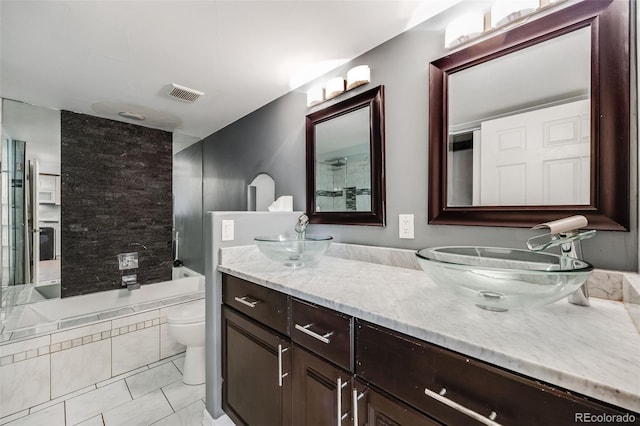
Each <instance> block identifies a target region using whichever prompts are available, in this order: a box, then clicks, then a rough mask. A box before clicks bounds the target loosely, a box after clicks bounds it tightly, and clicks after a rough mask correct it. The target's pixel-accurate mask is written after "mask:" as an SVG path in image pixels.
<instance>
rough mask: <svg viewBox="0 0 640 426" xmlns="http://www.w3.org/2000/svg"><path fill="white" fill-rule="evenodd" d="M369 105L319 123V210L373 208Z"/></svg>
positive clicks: (317, 137)
mask: <svg viewBox="0 0 640 426" xmlns="http://www.w3.org/2000/svg"><path fill="white" fill-rule="evenodd" d="M370 170H371V161H370V151H369V107H368V106H367V107H365V108H361V109H359V110H355V111H353V112H350V113H349V114H345V115H342V116H340V117H336V118H334V119H332V120H328V121H325V122H322V123H319V124H317V125H316V211H318V212H321V211H322V212H335V211H338V212H340V211H360V212H370V211H371V173H370Z"/></svg>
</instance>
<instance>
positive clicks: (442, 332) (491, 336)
mask: <svg viewBox="0 0 640 426" xmlns="http://www.w3.org/2000/svg"><path fill="white" fill-rule="evenodd" d="M218 270H220V271H221V272H226V273H230V274H231V275H234V276H237V277H239V278H243V279H246V280H249V281H253V282H255V283H258V284H260V285H263V286H265V287H268V288H272V289H274V290H278V291H281V292H284V293H287V294H290V295H292V296H294V297H300V298H302V299H305V300H308V301H310V302H313V303H318V304H320V305H322V306H325V307H328V308H330V309H335V310H338V311H341V312H344V313H346V314H348V315H353V316H355V317H358V318H361V319H363V320H366V321H371V322H373V323H376V324H379V325H381V326H384V327H388V328H390V329H392V330H396V331H398V332H401V333H406V334H409V335H411V336H414V337H416V338H419V339H423V340H426V341H428V342H431V343H434V344H436V345H440V346H443V347H445V348H448V349H451V350H453V351H456V352H460V353H463V354H466V355H467V356H470V357H474V358H478V359H480V360H483V361H486V362H488V363H491V364H494V365H497V366H500V367H503V368H506V369H508V370H511V371H515V372H517V373H520V374H523V375H526V376H529V377H533V378H535V379H538V380H542V381H544V382H548V383H552V384H555V385H557V386H560V387H563V388H566V389H569V390H573V391H575V392H578V393H581V394H584V395H587V396H591V397H594V398H596V399H599V400H602V401H605V402H608V403H611V404H614V405H617V406H620V407H623V408H627V409H630V410H633V411H635V412H640V382H639V381H638V380H637V378H638V377H640V358H638V356H637V349H638V347H640V334H639V333H638V330H637V329H636V327H635V326H634V324H633V322H632V321H631V319H630V317H629V314H628V313H627V310H626V309H625V307H624V305H623V304H622V303H620V302H615V301H609V300H602V299H598V298H592V300H591V307H581V306H575V305H571V304H569V303H568V302H567V301H566V300H561V301H558V302H556V303H553V304H551V305H547V306H543V307H540V308H536V309H530V310H525V311H518V310H512V311H509V312H503V313H497V312H490V311H486V310H482V309H479V308H477V307H476V306H474V305H473V304H472V303H468V302H466V303H465V302H463V301H462V300H460V299H458V298H456V297H455V296H453V295H451V294H449V293H448V292H446V291H443V290H441V289H439V288H438V287H437V286H436V285H435V284H434V283H433V282H432V281H431V280H430V279H429V278H428V276H427V275H426V274H424V273H422V272H420V271H415V270H411V269H407V268H396V267H390V266H384V265H378V264H373V263H365V262H358V261H353V260H345V259H340V258H336V257H331V256H324V257H323V258H321V259H320V261H319V262H317V263H316V264H315V265H308V266H306V267H305V268H300V269H296V270H293V269H291V268H287V267H285V266H283V265H278V264H275V263H274V262H269V261H265V262H248V263H243V264H232V265H220V266H218ZM327 283H340V285H328V284H327ZM611 324H616V327H615V329H614V330H613V331H612V328H611ZM495 330H500V333H498V334H496V333H495ZM559 354H562V356H558V355H559Z"/></svg>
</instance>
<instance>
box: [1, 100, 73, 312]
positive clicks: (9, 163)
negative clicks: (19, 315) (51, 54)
mask: <svg viewBox="0 0 640 426" xmlns="http://www.w3.org/2000/svg"><path fill="white" fill-rule="evenodd" d="M0 192H1V193H2V204H1V209H2V215H1V217H2V307H3V308H6V309H7V312H8V311H9V310H10V309H11V308H12V307H13V306H15V305H21V304H26V303H33V302H38V301H41V300H44V299H48V298H53V297H59V295H60V252H61V250H60V247H61V245H60V219H61V217H60V111H57V110H52V109H48V108H42V107H37V106H33V105H29V104H26V103H22V102H16V101H12V100H8V99H3V100H2V188H1V190H0ZM7 314H8V313H7Z"/></svg>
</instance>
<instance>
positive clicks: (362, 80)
mask: <svg viewBox="0 0 640 426" xmlns="http://www.w3.org/2000/svg"><path fill="white" fill-rule="evenodd" d="M370 81H371V70H370V69H369V65H358V66H357V67H353V68H351V69H350V70H349V71H348V72H347V90H351V89H353V88H355V87H358V86H362V85H363V84H367V83H369V82H370Z"/></svg>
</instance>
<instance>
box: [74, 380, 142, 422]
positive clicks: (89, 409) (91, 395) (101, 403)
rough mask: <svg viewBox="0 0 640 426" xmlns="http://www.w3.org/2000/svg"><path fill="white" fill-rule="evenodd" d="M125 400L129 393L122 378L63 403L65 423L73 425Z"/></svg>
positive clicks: (128, 397)
mask: <svg viewBox="0 0 640 426" xmlns="http://www.w3.org/2000/svg"><path fill="white" fill-rule="evenodd" d="M127 401H131V395H130V394H129V390H128V389H127V385H126V384H125V382H124V380H122V381H119V382H116V383H112V384H110V385H107V386H105V387H102V388H98V389H96V390H94V391H91V392H87V393H85V394H84V395H80V396H77V397H75V398H72V399H70V400H68V401H67V402H66V403H65V404H66V407H67V424H68V425H75V424H76V423H80V422H82V421H84V420H88V419H90V418H92V417H94V416H96V415H98V414H100V413H103V412H105V411H107V410H110V409H112V408H115V407H118V406H120V405H122V404H124V403H125V402H127Z"/></svg>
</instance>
